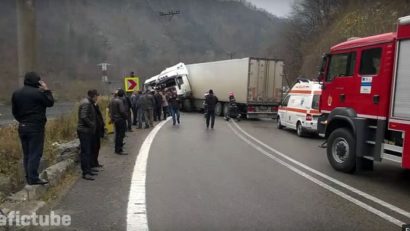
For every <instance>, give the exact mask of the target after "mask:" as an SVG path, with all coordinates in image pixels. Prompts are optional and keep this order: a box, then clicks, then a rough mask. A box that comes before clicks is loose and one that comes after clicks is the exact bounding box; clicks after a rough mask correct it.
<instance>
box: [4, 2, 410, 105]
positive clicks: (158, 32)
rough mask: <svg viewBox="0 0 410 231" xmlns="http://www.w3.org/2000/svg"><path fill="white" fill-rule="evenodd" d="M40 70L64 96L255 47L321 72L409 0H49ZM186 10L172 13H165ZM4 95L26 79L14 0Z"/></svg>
mask: <svg viewBox="0 0 410 231" xmlns="http://www.w3.org/2000/svg"><path fill="white" fill-rule="evenodd" d="M36 3H37V5H36V10H37V29H38V34H37V37H38V49H37V54H38V58H37V60H38V71H39V72H41V73H42V74H43V76H45V78H46V80H48V82H49V83H50V85H51V87H52V88H53V89H55V90H56V93H57V96H58V97H59V98H60V99H61V100H64V99H68V98H73V97H74V98H78V96H80V95H82V94H83V92H84V91H85V89H86V88H89V86H90V85H94V86H96V87H99V86H100V71H99V69H98V67H97V64H98V63H101V62H108V63H110V64H112V65H111V66H110V71H109V77H110V79H111V80H113V81H119V80H120V79H121V77H123V76H124V75H125V74H126V73H128V72H129V71H135V72H136V73H137V75H139V76H141V77H143V78H147V77H150V76H153V75H155V74H157V73H158V72H160V71H161V70H162V69H164V68H165V67H167V66H170V65H173V64H175V63H178V62H185V63H195V62H204V61H214V60H220V59H228V58H230V57H231V55H232V56H233V57H234V58H241V57H246V56H257V57H269V58H281V59H284V60H285V64H286V67H285V71H286V77H287V79H288V80H289V82H292V81H293V80H294V79H295V78H297V77H298V76H300V75H304V76H306V77H308V78H315V77H316V75H317V70H318V65H319V63H320V61H321V55H322V54H323V53H325V52H327V51H328V50H329V47H331V46H332V45H334V44H336V43H339V42H342V41H345V40H346V39H348V38H350V37H358V36H359V37H362V36H368V35H373V34H378V33H384V32H390V31H395V27H396V22H397V18H399V17H401V16H405V15H410V0H360V1H358V0H297V1H295V4H294V6H293V12H292V14H291V16H290V17H289V18H286V19H282V18H277V17H275V16H273V15H270V14H269V13H267V12H265V11H263V10H258V9H256V8H255V7H253V6H252V5H250V4H249V3H248V2H247V1H246V0H115V1H114V0H98V1H97V0H58V1H56V0H41V1H37V2H36ZM170 10H178V11H180V12H181V14H179V15H175V16H173V17H169V16H160V13H159V12H161V11H162V12H168V11H170ZM0 13H1V14H2V17H0V28H1V31H2V33H0V54H1V59H0V79H1V81H2V84H1V85H0V100H3V101H7V100H8V99H9V97H10V92H11V91H12V90H13V89H14V88H15V87H16V85H17V73H16V70H17V57H16V15H15V14H16V11H15V0H2V1H0Z"/></svg>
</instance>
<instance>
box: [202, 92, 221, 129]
mask: <svg viewBox="0 0 410 231" xmlns="http://www.w3.org/2000/svg"><path fill="white" fill-rule="evenodd" d="M208 93H209V94H208V95H207V96H206V98H205V104H206V105H207V114H206V128H209V120H211V128H212V129H213V128H214V124H215V106H216V104H217V103H218V97H216V96H215V95H214V91H213V90H212V89H211V90H209V92H208Z"/></svg>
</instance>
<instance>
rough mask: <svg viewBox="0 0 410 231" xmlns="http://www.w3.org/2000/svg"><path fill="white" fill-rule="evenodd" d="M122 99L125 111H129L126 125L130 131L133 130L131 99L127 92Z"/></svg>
mask: <svg viewBox="0 0 410 231" xmlns="http://www.w3.org/2000/svg"><path fill="white" fill-rule="evenodd" d="M121 99H122V100H123V102H124V108H125V111H126V112H127V120H126V124H127V125H126V127H127V131H128V132H132V120H131V107H132V104H131V100H130V97H128V95H127V94H124V96H122V97H121Z"/></svg>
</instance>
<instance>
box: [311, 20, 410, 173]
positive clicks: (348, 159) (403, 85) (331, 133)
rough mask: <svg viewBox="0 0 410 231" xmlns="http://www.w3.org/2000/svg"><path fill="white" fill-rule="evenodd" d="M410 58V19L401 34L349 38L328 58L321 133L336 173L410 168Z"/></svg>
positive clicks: (404, 22) (323, 71) (324, 64)
mask: <svg viewBox="0 0 410 231" xmlns="http://www.w3.org/2000/svg"><path fill="white" fill-rule="evenodd" d="M409 56H410V17H404V18H400V19H399V22H398V30H397V32H393V33H385V34H380V35H375V36H370V37H366V38H353V39H349V40H348V41H346V42H343V43H340V44H338V45H335V46H333V47H332V48H331V49H330V52H329V54H326V55H325V56H324V58H323V62H322V68H321V71H320V76H319V79H320V80H321V81H322V82H323V87H322V97H321V100H320V111H321V113H322V116H321V117H320V118H319V124H318V130H319V134H320V135H321V136H323V137H325V138H326V139H327V157H328V159H329V162H330V164H331V165H332V167H333V168H335V169H336V170H340V171H344V172H354V171H355V170H356V168H363V169H372V168H373V161H381V160H383V159H389V160H391V161H394V162H398V163H400V164H401V165H402V167H403V168H410V160H409V155H410V136H409V135H408V136H405V135H406V133H407V132H410V126H409V125H410V100H409V99H410V79H409V78H408V76H409V74H410V69H409V65H408V64H407V65H406V63H405V62H406V60H408V59H409ZM406 77H407V78H406ZM406 124H408V125H406ZM406 140H408V142H406ZM406 144H407V145H408V146H405V145H406Z"/></svg>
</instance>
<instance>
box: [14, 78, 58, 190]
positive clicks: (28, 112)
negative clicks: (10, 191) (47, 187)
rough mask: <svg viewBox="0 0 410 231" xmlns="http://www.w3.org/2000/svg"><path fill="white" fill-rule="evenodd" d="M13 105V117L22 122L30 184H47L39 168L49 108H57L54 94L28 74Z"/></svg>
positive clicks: (21, 133) (26, 166) (20, 128)
mask: <svg viewBox="0 0 410 231" xmlns="http://www.w3.org/2000/svg"><path fill="white" fill-rule="evenodd" d="M11 102H12V113H13V116H14V118H15V119H16V120H17V121H18V122H19V127H18V132H19V136H20V140H21V146H22V149H23V153H24V158H23V163H24V170H25V173H26V180H27V183H28V184H29V185H38V184H40V185H42V184H47V183H48V182H47V181H44V180H41V179H40V178H39V174H38V168H39V165H40V160H41V157H42V156H43V148H44V132H45V125H46V122H47V117H46V108H47V107H52V106H53V105H54V98H53V94H52V93H51V91H50V90H49V89H48V87H47V84H46V83H45V82H44V81H42V80H41V78H40V76H39V75H38V74H37V73H35V72H28V73H27V74H26V75H25V77H24V87H22V88H20V89H18V90H16V91H15V92H14V93H13V96H12V99H11Z"/></svg>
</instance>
